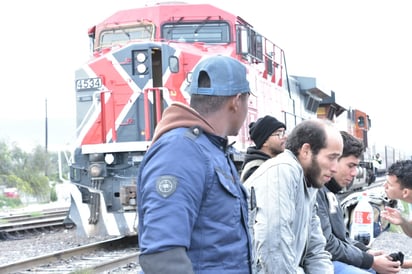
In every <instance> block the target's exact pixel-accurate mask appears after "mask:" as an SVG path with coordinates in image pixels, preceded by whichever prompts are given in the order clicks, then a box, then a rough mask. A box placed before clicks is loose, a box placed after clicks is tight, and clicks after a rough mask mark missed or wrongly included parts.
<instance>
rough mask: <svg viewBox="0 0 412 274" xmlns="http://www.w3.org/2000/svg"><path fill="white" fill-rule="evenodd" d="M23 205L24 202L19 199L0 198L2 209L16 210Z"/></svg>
mask: <svg viewBox="0 0 412 274" xmlns="http://www.w3.org/2000/svg"><path fill="white" fill-rule="evenodd" d="M21 205H22V202H21V200H20V199H19V198H9V197H4V196H0V209H1V208H4V207H7V208H16V207H19V206H21Z"/></svg>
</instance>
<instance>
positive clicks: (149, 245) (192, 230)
mask: <svg viewBox="0 0 412 274" xmlns="http://www.w3.org/2000/svg"><path fill="white" fill-rule="evenodd" d="M246 75H247V74H246V68H245V66H244V65H243V64H242V63H241V62H239V61H238V60H236V59H233V58H231V57H228V56H220V55H219V56H213V57H209V58H205V59H204V60H202V61H200V63H199V64H198V65H197V66H196V67H195V69H194V71H193V73H192V82H191V83H190V86H189V93H190V94H191V99H190V106H191V107H189V106H187V105H184V104H181V103H180V104H179V103H174V104H172V105H170V106H169V107H168V108H167V109H166V110H165V111H164V113H163V116H162V119H161V120H160V122H159V123H158V125H157V127H156V130H155V134H154V137H153V141H152V144H151V146H150V148H149V149H148V151H147V153H146V154H145V156H144V158H143V161H142V162H141V165H140V169H139V174H138V176H137V186H138V188H137V195H138V196H137V198H138V199H137V201H138V206H137V209H138V216H139V233H138V235H139V248H140V251H141V253H140V256H139V263H140V266H141V267H142V269H143V271H144V273H145V274H152V273H153V274H158V273H179V274H189V273H219V274H220V273H224V274H250V273H251V272H252V263H253V262H252V239H251V237H250V234H249V230H248V206H247V192H246V189H245V188H244V186H243V185H242V183H241V182H240V179H239V176H238V172H237V170H236V166H235V164H234V163H233V162H232V161H231V158H230V152H231V149H232V148H231V147H230V145H229V142H228V136H235V135H237V134H238V132H239V130H240V128H241V127H242V125H243V123H244V120H245V118H246V114H247V110H248V98H249V92H250V87H249V82H248V81H247V78H246Z"/></svg>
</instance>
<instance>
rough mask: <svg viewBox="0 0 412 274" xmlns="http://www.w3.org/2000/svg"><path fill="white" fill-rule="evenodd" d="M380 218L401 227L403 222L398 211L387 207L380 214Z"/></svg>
mask: <svg viewBox="0 0 412 274" xmlns="http://www.w3.org/2000/svg"><path fill="white" fill-rule="evenodd" d="M381 217H382V218H383V219H386V220H388V221H389V222H390V223H392V224H394V225H402V224H403V223H404V222H405V219H404V218H403V217H402V215H401V213H400V212H399V210H397V209H395V208H391V207H388V206H386V207H385V210H384V211H382V212H381Z"/></svg>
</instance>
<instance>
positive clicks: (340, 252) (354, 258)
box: [317, 131, 400, 274]
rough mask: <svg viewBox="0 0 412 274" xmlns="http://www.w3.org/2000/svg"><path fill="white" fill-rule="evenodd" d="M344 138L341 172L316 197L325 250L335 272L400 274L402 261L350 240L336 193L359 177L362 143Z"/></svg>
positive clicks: (343, 135) (349, 136)
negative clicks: (394, 259) (330, 256)
mask: <svg viewBox="0 0 412 274" xmlns="http://www.w3.org/2000/svg"><path fill="white" fill-rule="evenodd" d="M341 135H342V138H343V153H342V156H341V157H340V158H339V161H338V172H337V173H336V174H335V175H334V176H333V178H332V180H331V181H330V182H328V183H327V184H325V186H324V187H323V188H322V189H320V190H319V192H318V197H317V201H318V206H319V209H318V215H319V218H320V220H321V223H322V230H323V234H324V235H325V238H326V241H327V244H326V250H328V251H329V252H330V253H331V254H332V261H333V265H334V268H335V273H351V274H361V273H376V272H378V273H398V272H399V271H400V267H399V265H400V263H399V262H393V261H391V260H390V259H388V256H387V254H383V252H382V251H377V250H371V249H369V248H368V247H366V246H365V245H364V244H362V243H361V242H358V241H354V240H351V239H350V238H349V233H348V231H347V229H346V226H345V221H344V216H343V211H342V208H341V205H340V202H339V200H338V199H337V197H336V195H335V194H336V193H338V192H339V191H340V190H341V189H342V188H344V187H346V186H348V185H349V184H350V183H351V182H352V180H353V179H354V177H355V176H356V174H357V167H358V165H359V162H360V158H361V157H362V154H363V144H362V142H361V141H359V140H358V139H356V138H355V137H353V136H352V135H350V134H349V133H347V132H344V131H342V132H341ZM375 271H376V272H375Z"/></svg>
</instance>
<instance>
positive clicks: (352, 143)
mask: <svg viewBox="0 0 412 274" xmlns="http://www.w3.org/2000/svg"><path fill="white" fill-rule="evenodd" d="M340 135H341V136H342V139H343V152H342V156H340V158H343V157H348V156H355V157H356V158H358V159H359V158H361V157H362V155H363V151H364V146H363V143H362V142H361V141H360V140H359V139H357V138H356V137H355V136H353V135H351V134H349V133H348V132H346V131H341V132H340Z"/></svg>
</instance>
